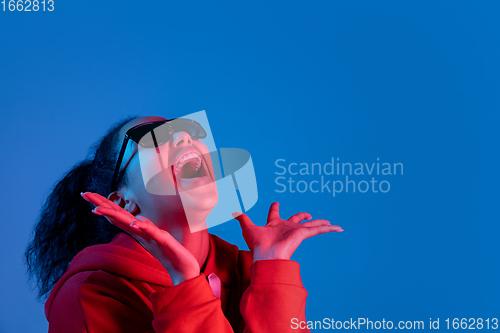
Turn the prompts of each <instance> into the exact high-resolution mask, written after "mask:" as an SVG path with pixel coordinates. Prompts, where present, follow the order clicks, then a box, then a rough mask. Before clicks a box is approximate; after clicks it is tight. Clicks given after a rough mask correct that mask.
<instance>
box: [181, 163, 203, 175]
mask: <svg viewBox="0 0 500 333" xmlns="http://www.w3.org/2000/svg"><path fill="white" fill-rule="evenodd" d="M200 168H201V167H200ZM198 171H199V168H198V160H197V159H189V160H188V161H187V162H186V163H185V164H184V165H183V166H182V168H181V170H180V172H179V176H180V178H195V177H197V174H198Z"/></svg>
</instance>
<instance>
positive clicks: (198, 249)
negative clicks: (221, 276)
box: [170, 228, 210, 270]
mask: <svg viewBox="0 0 500 333" xmlns="http://www.w3.org/2000/svg"><path fill="white" fill-rule="evenodd" d="M170 233H171V235H172V236H173V237H174V238H175V239H176V240H177V241H178V242H179V243H181V244H182V246H184V247H185V248H186V249H187V250H188V251H189V252H191V254H192V255H193V256H194V257H195V259H196V260H197V261H198V264H199V265H200V270H201V269H202V268H203V265H204V264H205V262H206V261H207V258H208V250H209V248H210V239H209V236H208V230H207V229H204V230H200V231H197V232H191V231H190V230H189V228H182V229H177V230H172V231H171V232H170Z"/></svg>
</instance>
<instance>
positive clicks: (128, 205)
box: [108, 191, 141, 215]
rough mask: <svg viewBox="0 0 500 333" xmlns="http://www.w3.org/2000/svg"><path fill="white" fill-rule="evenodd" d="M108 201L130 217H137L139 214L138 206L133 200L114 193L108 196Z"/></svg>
mask: <svg viewBox="0 0 500 333" xmlns="http://www.w3.org/2000/svg"><path fill="white" fill-rule="evenodd" d="M108 200H110V201H113V202H114V203H115V204H117V205H118V206H120V207H122V208H123V209H125V210H126V211H128V212H129V213H130V214H132V215H138V214H140V213H141V210H140V208H139V205H137V203H136V202H135V201H134V200H133V199H127V198H125V197H124V195H123V193H121V192H118V191H115V192H112V193H110V194H109V195H108Z"/></svg>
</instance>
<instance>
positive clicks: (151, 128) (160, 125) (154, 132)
mask: <svg viewBox="0 0 500 333" xmlns="http://www.w3.org/2000/svg"><path fill="white" fill-rule="evenodd" d="M177 132H186V133H188V134H189V135H190V136H191V138H192V139H194V140H198V139H203V138H206V137H207V132H205V129H204V128H203V127H202V126H201V125H200V124H199V123H198V122H196V121H194V120H191V119H186V118H174V119H170V120H159V121H152V122H146V123H142V124H139V125H137V126H134V127H132V128H130V129H129V130H128V131H127V133H126V134H125V138H123V143H122V148H121V150H120V154H119V155H118V161H117V162H116V167H115V172H114V175H113V181H112V182H111V192H114V191H116V190H117V188H116V186H117V184H118V180H119V178H118V174H119V172H120V166H121V164H122V160H123V155H124V153H125V149H126V148H127V143H128V140H132V141H134V142H135V143H137V144H138V145H139V146H141V147H143V148H156V147H158V146H160V145H162V144H164V143H166V142H168V141H169V140H170V139H171V138H172V135H173V134H174V133H177ZM121 176H123V172H122V174H121V175H120V178H121Z"/></svg>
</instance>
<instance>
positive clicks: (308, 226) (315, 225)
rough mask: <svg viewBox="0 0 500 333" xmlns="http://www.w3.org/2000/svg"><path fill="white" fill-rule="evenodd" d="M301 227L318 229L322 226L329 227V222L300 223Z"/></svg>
mask: <svg viewBox="0 0 500 333" xmlns="http://www.w3.org/2000/svg"><path fill="white" fill-rule="evenodd" d="M300 225H301V226H304V227H307V228H310V227H319V226H322V225H327V226H328V225H330V221H328V220H314V221H310V222H304V223H301V224H300Z"/></svg>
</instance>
